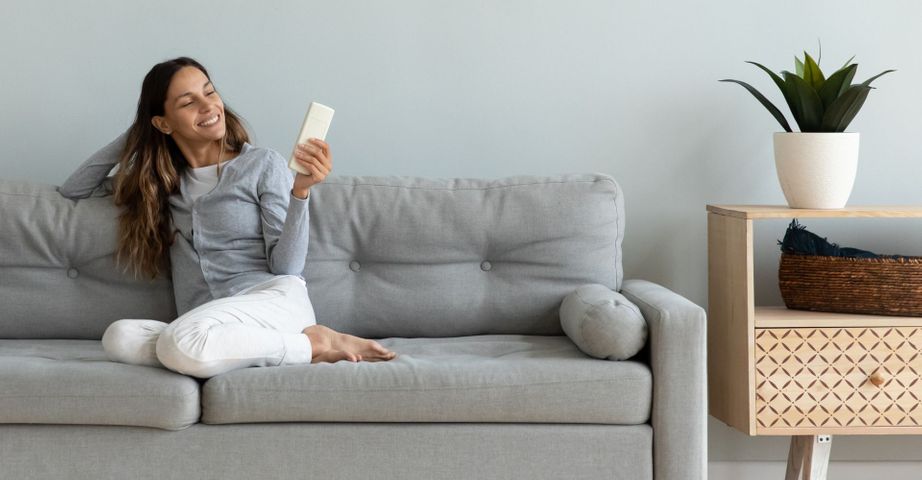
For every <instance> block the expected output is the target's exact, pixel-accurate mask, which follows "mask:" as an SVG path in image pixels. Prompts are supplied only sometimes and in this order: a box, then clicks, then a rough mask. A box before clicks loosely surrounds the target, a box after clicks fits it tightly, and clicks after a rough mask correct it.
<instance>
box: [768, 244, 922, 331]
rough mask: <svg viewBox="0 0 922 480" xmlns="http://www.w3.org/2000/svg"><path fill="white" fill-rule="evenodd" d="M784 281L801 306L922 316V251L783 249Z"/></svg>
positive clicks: (785, 293)
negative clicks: (866, 253)
mask: <svg viewBox="0 0 922 480" xmlns="http://www.w3.org/2000/svg"><path fill="white" fill-rule="evenodd" d="M778 282H779V284H780V286H781V297H782V298H784V303H785V305H787V307H788V308H792V309H796V310H813V311H817V312H838V313H865V314H871V315H899V316H907V317H922V257H903V258H899V259H890V258H848V257H824V256H818V255H795V254H789V253H782V254H781V266H780V267H779V268H778Z"/></svg>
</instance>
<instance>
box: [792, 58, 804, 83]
mask: <svg viewBox="0 0 922 480" xmlns="http://www.w3.org/2000/svg"><path fill="white" fill-rule="evenodd" d="M794 73H796V74H797V76H798V77H800V78H804V62H801V61H800V59H799V58H797V57H796V56H795V57H794Z"/></svg>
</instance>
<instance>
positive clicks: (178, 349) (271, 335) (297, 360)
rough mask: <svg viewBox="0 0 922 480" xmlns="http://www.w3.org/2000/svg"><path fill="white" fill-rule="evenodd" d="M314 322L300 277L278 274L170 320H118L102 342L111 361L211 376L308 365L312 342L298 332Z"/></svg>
mask: <svg viewBox="0 0 922 480" xmlns="http://www.w3.org/2000/svg"><path fill="white" fill-rule="evenodd" d="M316 324H317V320H316V318H315V317H314V307H313V305H311V301H310V298H309V297H308V294H307V287H306V285H305V283H304V280H302V279H301V278H299V277H297V276H294V275H278V276H276V277H275V278H272V279H270V280H267V281H265V282H263V283H260V284H257V285H254V286H252V287H250V288H248V289H246V290H244V291H242V292H240V293H238V294H237V295H234V296H232V297H226V298H219V299H216V300H212V301H210V302H208V303H205V304H203V305H200V306H199V307H197V308H195V309H192V310H190V311H188V312H186V313H185V314H183V315H182V316H180V317H179V318H177V319H176V320H173V322H171V323H169V324H167V323H164V322H159V321H157V320H135V319H123V320H117V321H115V322H113V323H112V324H111V325H109V327H108V328H107V329H106V331H105V333H104V334H103V336H102V346H103V349H104V350H105V352H106V356H107V357H108V358H109V359H110V360H112V361H114V362H122V363H131V364H135V365H151V366H158V367H166V368H168V369H170V370H174V371H176V372H179V373H182V374H185V375H190V376H193V377H199V378H209V377H213V376H215V375H218V374H221V373H224V372H228V371H230V370H236V369H238V368H245V367H254V366H256V367H267V366H276V365H292V364H309V363H311V353H312V349H311V343H310V340H309V339H308V337H307V335H305V334H303V333H301V332H302V330H304V329H305V328H307V327H309V326H311V325H316Z"/></svg>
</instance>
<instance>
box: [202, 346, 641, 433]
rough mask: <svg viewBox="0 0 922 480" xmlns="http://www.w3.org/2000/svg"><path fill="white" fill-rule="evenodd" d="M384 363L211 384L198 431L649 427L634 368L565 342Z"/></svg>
mask: <svg viewBox="0 0 922 480" xmlns="http://www.w3.org/2000/svg"><path fill="white" fill-rule="evenodd" d="M379 342H380V343H381V344H382V345H384V346H386V347H388V348H390V349H391V350H394V351H395V352H397V353H398V357H397V358H396V359H394V360H391V361H389V362H357V363H353V362H346V361H340V362H337V363H332V364H331V363H317V364H309V365H289V366H279V367H271V368H265V367H252V368H244V369H240V370H235V371H231V372H228V373H225V374H222V375H218V376H215V377H212V378H210V379H209V380H208V381H207V382H205V384H204V388H203V392H202V422H204V423H210V424H225V423H248V422H297V421H302V422H517V423H599V424H616V425H634V424H641V423H645V422H647V421H648V419H649V416H650V405H651V399H652V374H651V372H650V369H649V368H648V367H647V366H646V365H645V364H643V363H640V362H634V361H622V362H613V361H607V360H598V359H595V358H591V357H589V356H587V355H586V354H584V353H582V352H581V351H580V350H579V349H577V348H576V346H575V345H574V344H573V342H572V341H571V340H570V339H569V338H568V337H566V336H531V335H479V336H468V337H450V338H386V339H382V340H379Z"/></svg>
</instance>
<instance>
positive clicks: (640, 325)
mask: <svg viewBox="0 0 922 480" xmlns="http://www.w3.org/2000/svg"><path fill="white" fill-rule="evenodd" d="M560 326H561V327H563V331H564V333H566V334H567V336H568V337H570V340H572V341H573V343H575V344H576V346H577V347H579V349H580V350H582V351H583V353H585V354H587V355H590V356H592V357H596V358H603V359H607V360H626V359H628V358H631V357H633V356H634V355H636V354H637V352H639V351H640V349H641V348H643V346H644V345H645V344H646V343H647V322H646V320H644V318H643V315H641V314H640V309H639V308H637V305H634V304H633V303H631V302H630V301H629V300H628V299H627V298H625V297H624V295H621V294H620V293H618V292H615V291H612V290H611V289H610V288H608V287H606V286H605V285H600V284H596V283H590V284H587V285H583V286H581V287H579V288H577V289H576V291H575V292H573V293H571V294H569V295H567V296H566V298H564V299H563V302H562V303H561V304H560Z"/></svg>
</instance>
